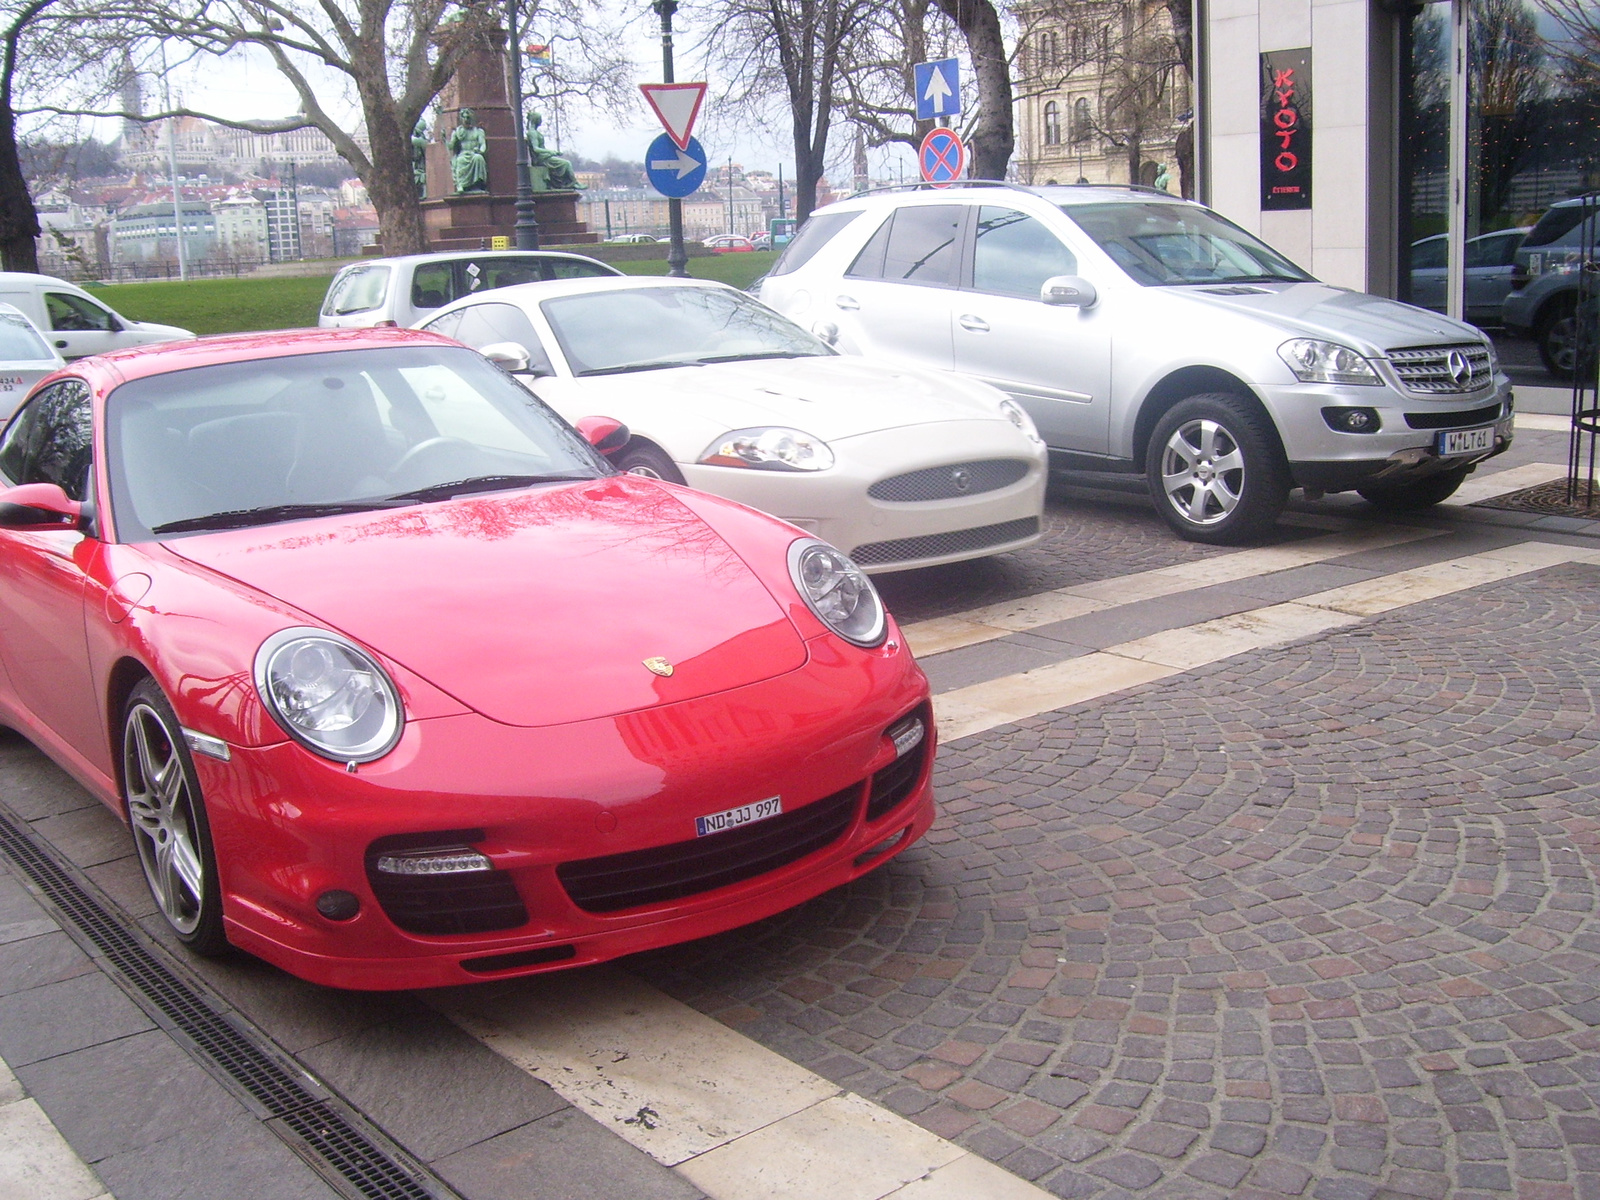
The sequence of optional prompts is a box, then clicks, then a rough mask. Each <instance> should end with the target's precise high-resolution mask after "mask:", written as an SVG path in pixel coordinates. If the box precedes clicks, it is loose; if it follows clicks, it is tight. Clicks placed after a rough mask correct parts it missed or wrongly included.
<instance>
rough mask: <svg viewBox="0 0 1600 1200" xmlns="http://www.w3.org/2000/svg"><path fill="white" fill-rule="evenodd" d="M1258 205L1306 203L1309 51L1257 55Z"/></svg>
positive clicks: (1302, 205)
mask: <svg viewBox="0 0 1600 1200" xmlns="http://www.w3.org/2000/svg"><path fill="white" fill-rule="evenodd" d="M1261 207H1262V208H1263V209H1265V210H1272V209H1292V208H1310V207H1311V51H1310V49H1309V48H1308V49H1304V50H1273V51H1269V52H1268V53H1266V54H1263V55H1262V56H1261Z"/></svg>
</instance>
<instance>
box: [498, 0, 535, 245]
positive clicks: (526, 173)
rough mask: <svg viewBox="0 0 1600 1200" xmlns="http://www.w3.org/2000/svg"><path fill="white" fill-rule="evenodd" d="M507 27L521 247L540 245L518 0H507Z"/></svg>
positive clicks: (517, 234)
mask: <svg viewBox="0 0 1600 1200" xmlns="http://www.w3.org/2000/svg"><path fill="white" fill-rule="evenodd" d="M506 28H507V29H508V30H509V31H510V38H511V47H510V49H511V54H510V66H511V124H512V128H513V129H515V130H516V131H517V224H516V241H517V249H518V250H537V249H538V248H539V219H538V217H537V215H536V206H535V205H534V202H533V162H532V160H531V158H530V156H529V154H528V131H527V130H526V129H524V128H523V118H522V31H521V30H520V29H518V28H517V0H506Z"/></svg>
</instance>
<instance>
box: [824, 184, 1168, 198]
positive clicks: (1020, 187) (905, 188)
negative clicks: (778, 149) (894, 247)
mask: <svg viewBox="0 0 1600 1200" xmlns="http://www.w3.org/2000/svg"><path fill="white" fill-rule="evenodd" d="M933 187H934V185H933V184H931V183H928V182H927V181H926V180H920V179H919V180H913V181H912V182H911V183H881V184H879V185H878V186H876V187H869V188H862V189H861V190H860V191H859V192H851V193H850V194H849V195H848V196H846V197H845V199H846V200H854V199H855V198H856V197H857V196H876V195H878V194H879V193H882V192H917V191H922V190H923V189H925V188H933ZM952 187H992V188H1009V189H1010V190H1012V191H1014V192H1027V193H1028V194H1029V195H1030V196H1037V195H1038V194H1039V189H1040V188H1046V187H1080V188H1081V187H1090V188H1118V189H1120V190H1121V191H1124V192H1148V193H1149V194H1150V195H1152V196H1165V197H1166V198H1167V199H1168V200H1181V199H1182V198H1183V197H1181V196H1174V195H1173V194H1172V193H1171V192H1168V191H1164V190H1162V189H1161V188H1158V187H1151V186H1150V185H1149V184H1146V183H1033V184H1029V183H1013V182H1011V180H1009V179H952V180H951V181H950V182H949V183H945V184H940V185H939V190H941V191H942V190H943V189H944V188H952Z"/></svg>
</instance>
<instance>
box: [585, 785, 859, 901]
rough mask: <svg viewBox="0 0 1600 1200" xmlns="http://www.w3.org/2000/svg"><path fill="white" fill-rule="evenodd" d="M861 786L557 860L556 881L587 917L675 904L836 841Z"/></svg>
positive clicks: (851, 815)
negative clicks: (749, 818) (714, 829)
mask: <svg viewBox="0 0 1600 1200" xmlns="http://www.w3.org/2000/svg"><path fill="white" fill-rule="evenodd" d="M860 800H861V785H860V784H859V783H855V784H851V785H850V786H849V787H847V788H845V789H844V790H843V791H838V792H835V793H834V794H833V795H831V796H824V797H823V798H822V799H821V800H815V801H813V802H812V803H810V804H806V805H803V806H801V807H800V808H796V809H793V810H791V811H789V812H786V813H780V814H779V815H778V816H776V817H768V818H767V819H766V820H765V821H756V822H754V823H752V824H749V825H741V826H740V827H739V828H737V829H729V830H726V831H724V832H722V833H713V834H708V835H707V836H705V837H701V838H695V839H694V840H693V841H690V842H673V843H672V844H671V845H669V846H653V847H651V848H650V849H648V850H634V851H630V852H629V853H627V854H610V855H607V856H605V857H604V858H585V859H580V860H579V861H577V862H569V863H562V864H561V865H560V866H559V867H557V868H556V878H558V879H560V880H561V886H562V887H564V888H566V889H567V895H569V896H571V897H572V902H573V903H574V904H576V905H577V906H578V907H579V908H581V909H583V910H584V911H586V912H616V911H617V910H618V909H623V908H637V907H639V906H640V905H644V904H663V903H665V902H666V901H668V900H681V899H682V898H683V897H685V896H693V895H696V894H698V893H700V892H709V891H710V890H711V889H712V888H719V887H727V886H728V885H729V884H731V883H740V882H743V881H744V880H746V879H754V878H755V877H756V876H757V875H765V874H766V873H767V872H768V871H776V870H777V869H778V868H779V867H783V866H787V865H788V864H790V863H792V862H797V861H799V860H800V859H802V858H804V857H805V856H806V855H808V854H812V853H815V852H816V851H818V850H821V849H822V848H823V847H825V846H828V845H831V844H832V843H833V842H836V841H838V840H839V838H840V837H841V836H842V835H843V834H844V831H845V830H846V829H848V828H850V822H851V821H852V820H853V819H854V818H855V815H856V806H857V805H858V804H859V802H860Z"/></svg>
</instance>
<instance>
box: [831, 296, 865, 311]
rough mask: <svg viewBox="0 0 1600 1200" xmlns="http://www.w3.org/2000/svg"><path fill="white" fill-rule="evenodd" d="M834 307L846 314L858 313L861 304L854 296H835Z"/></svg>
mask: <svg viewBox="0 0 1600 1200" xmlns="http://www.w3.org/2000/svg"><path fill="white" fill-rule="evenodd" d="M833 306H834V307H835V308H838V309H841V310H843V311H844V312H858V311H859V310H860V308H861V302H860V301H859V300H857V299H856V298H855V297H854V296H835V297H834V298H833Z"/></svg>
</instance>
